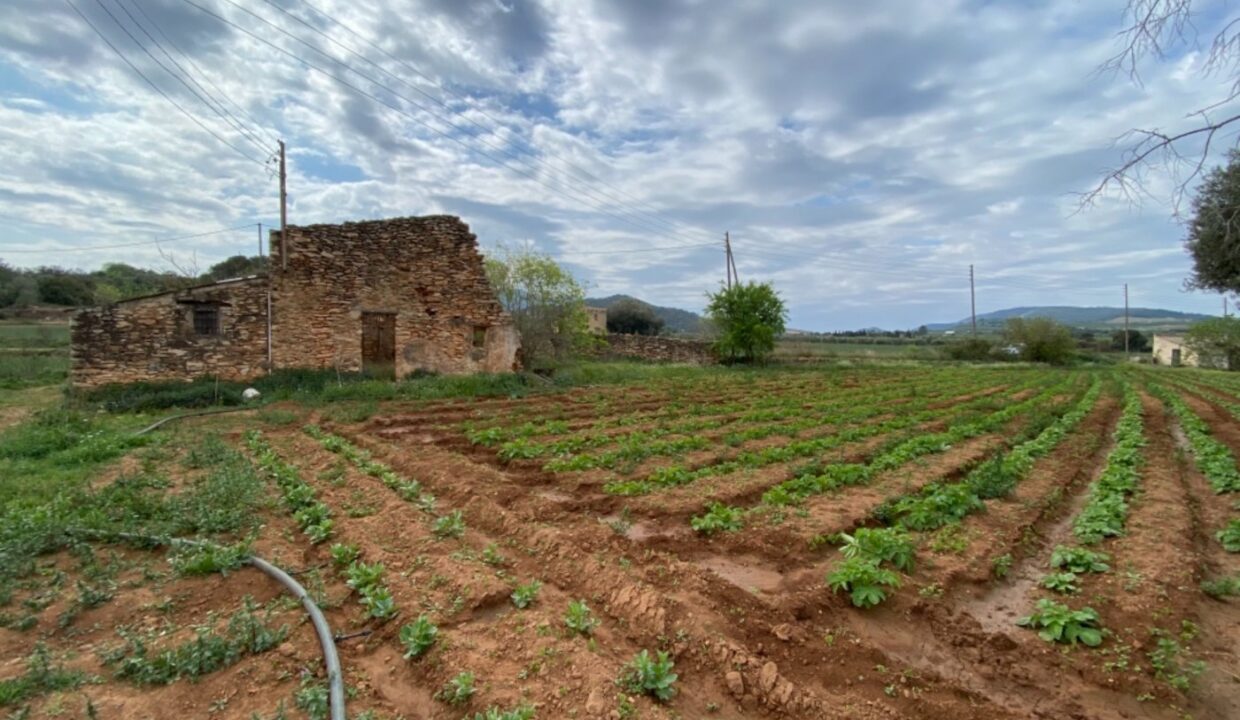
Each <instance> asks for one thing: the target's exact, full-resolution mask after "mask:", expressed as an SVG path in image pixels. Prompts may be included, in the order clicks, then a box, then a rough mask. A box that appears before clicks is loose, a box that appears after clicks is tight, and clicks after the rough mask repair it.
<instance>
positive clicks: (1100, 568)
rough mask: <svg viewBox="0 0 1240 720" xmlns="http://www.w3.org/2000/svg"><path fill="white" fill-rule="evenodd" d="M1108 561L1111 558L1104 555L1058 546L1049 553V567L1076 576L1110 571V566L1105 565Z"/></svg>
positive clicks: (1083, 549) (1077, 548)
mask: <svg viewBox="0 0 1240 720" xmlns="http://www.w3.org/2000/svg"><path fill="white" fill-rule="evenodd" d="M1110 559H1111V556H1110V555H1107V554H1106V553H1101V552H1094V551H1093V550H1086V549H1085V548H1079V547H1067V546H1065V545H1060V546H1058V547H1056V548H1055V550H1054V551H1053V552H1052V553H1051V567H1052V568H1055V569H1063V570H1065V571H1067V572H1073V573H1076V574H1078V575H1081V574H1084V573H1102V572H1106V571H1107V570H1110V569H1111V566H1110V565H1108V564H1107V562H1109V561H1110Z"/></svg>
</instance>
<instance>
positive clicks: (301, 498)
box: [246, 430, 396, 620]
mask: <svg viewBox="0 0 1240 720" xmlns="http://www.w3.org/2000/svg"><path fill="white" fill-rule="evenodd" d="M246 445H247V446H248V447H249V448H250V452H252V453H254V455H255V457H256V458H257V459H258V465H259V468H260V469H261V470H262V471H263V472H264V473H266V474H267V475H268V476H269V477H271V478H272V479H273V480H274V481H275V483H276V485H277V486H279V487H280V489H281V490H282V491H283V492H284V503H285V506H286V507H287V508H288V509H289V510H290V512H292V513H293V517H294V519H296V520H297V521H298V523H299V524H301V523H302V518H301V515H302V513H304V511H305V508H308V507H316V508H319V510H318V511H317V512H316V516H322V517H324V518H327V517H329V516H330V512H331V511H330V510H329V509H328V508H327V505H326V504H324V503H323V502H322V501H320V500H317V499H315V491H314V488H313V486H311V485H310V484H309V483H307V482H306V481H304V480H302V479H301V472H300V471H299V470H298V469H297V467H296V466H295V465H292V464H290V463H287V462H285V461H284V460H283V459H282V458H281V457H280V455H279V453H277V452H276V451H275V448H273V447H271V445H270V444H269V443H268V442H267V441H266V440H265V439H263V436H262V433H260V432H259V431H257V430H251V431H250V432H248V433H246ZM307 503H309V504H307ZM326 522H328V523H330V522H331V521H330V520H329V519H328V520H326ZM330 530H331V527H330V525H329V526H328V528H327V534H323V535H312V534H311V530H307V529H305V526H304V525H303V531H304V532H306V535H307V537H309V538H310V540H311V542H313V543H315V544H317V543H320V542H322V541H323V540H326V539H327V537H328V535H330ZM350 547H351V546H345V545H342V544H340V543H336V544H334V545H332V548H331V554H332V558H333V559H334V560H335V561H336V563H337V565H338V566H340V569H341V570H342V572H343V573H344V577H345V581H346V584H347V585H348V586H349V587H350V588H353V590H355V591H356V592H357V593H358V595H359V597H360V599H361V603H362V606H363V607H364V608H365V609H366V611H367V613H368V614H369V615H370V616H371V617H374V618H377V619H380V620H386V619H388V618H390V617H393V616H394V615H395V614H396V603H395V601H394V600H393V599H392V593H391V592H390V591H389V590H388V589H387V587H386V586H385V585H383V583H382V579H383V565H382V564H379V563H376V564H374V565H367V564H366V563H364V562H362V561H361V558H360V552H359V551H358V550H357V549H356V548H355V547H352V548H351V549H350Z"/></svg>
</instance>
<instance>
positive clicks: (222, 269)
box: [202, 255, 267, 280]
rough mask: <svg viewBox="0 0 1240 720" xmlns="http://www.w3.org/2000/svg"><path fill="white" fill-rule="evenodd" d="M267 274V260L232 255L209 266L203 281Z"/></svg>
mask: <svg viewBox="0 0 1240 720" xmlns="http://www.w3.org/2000/svg"><path fill="white" fill-rule="evenodd" d="M265 272H267V258H265V257H259V256H245V255H233V256H232V257H230V258H228V259H227V260H221V261H220V262H217V263H216V264H214V265H212V266H211V269H210V270H208V271H207V272H206V273H205V274H203V276H202V279H203V280H230V279H232V278H239V277H247V276H250V275H260V274H262V273H265Z"/></svg>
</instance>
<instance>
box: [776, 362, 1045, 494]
mask: <svg viewBox="0 0 1240 720" xmlns="http://www.w3.org/2000/svg"><path fill="white" fill-rule="evenodd" d="M1061 389H1062V385H1061V384H1056V385H1054V386H1051V387H1050V388H1047V389H1046V390H1043V391H1042V392H1040V393H1038V394H1037V395H1034V396H1033V397H1030V398H1028V399H1026V400H1023V401H1021V402H1018V403H1014V404H1012V405H1008V406H1007V407H1005V408H1003V409H1002V410H999V411H997V412H993V413H990V414H988V415H984V416H982V417H980V418H976V419H971V420H968V421H966V422H963V423H960V424H957V425H953V426H951V427H949V428H948V429H947V430H945V431H943V432H937V433H929V434H926V435H918V436H916V437H912V438H909V439H907V440H905V441H903V442H900V443H899V444H897V445H895V446H894V447H892V448H890V449H888V450H886V451H885V452H882V453H880V454H879V455H877V456H875V457H874V458H872V459H871V460H870V462H868V463H866V464H854V463H841V464H836V465H828V466H826V467H825V468H822V469H821V470H818V471H814V470H811V471H809V472H806V473H803V474H801V475H799V476H798V477H795V478H793V479H791V480H788V481H785V482H783V483H780V484H779V485H776V486H775V487H773V488H771V489H770V490H768V491H767V492H766V493H765V494H764V495H763V496H762V501H763V502H764V503H766V504H769V505H792V504H796V503H799V502H801V501H803V500H805V499H806V498H808V497H810V496H812V495H818V494H822V493H825V492H829V491H831V490H835V489H837V488H840V487H844V486H848V485H865V484H868V483H869V482H870V480H871V479H872V478H873V477H874V476H875V475H878V474H879V473H882V472H886V471H889V470H894V469H895V468H898V467H900V466H902V465H905V464H907V463H909V462H911V461H913V460H915V459H917V458H919V457H922V456H925V455H929V454H931V453H938V452H942V451H944V450H946V449H947V448H948V447H950V446H951V445H952V444H954V443H958V442H960V441H962V440H967V439H969V438H974V437H977V436H979V435H983V434H985V433H988V432H991V431H992V430H995V429H997V428H999V427H1002V426H1003V425H1006V424H1007V423H1008V422H1009V421H1011V420H1012V419H1013V418H1016V417H1017V416H1019V415H1022V414H1024V413H1027V412H1029V411H1030V410H1033V409H1035V408H1037V407H1039V406H1041V405H1043V404H1044V403H1046V402H1047V401H1048V400H1049V399H1050V398H1052V397H1053V396H1054V395H1056V394H1058V393H1059V392H1060V391H1061Z"/></svg>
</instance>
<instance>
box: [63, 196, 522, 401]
mask: <svg viewBox="0 0 1240 720" xmlns="http://www.w3.org/2000/svg"><path fill="white" fill-rule="evenodd" d="M286 235H287V237H281V235H280V233H279V232H273V233H272V236H271V238H272V239H271V260H270V265H269V270H268V272H267V274H266V275H260V276H254V277H248V278H239V279H236V280H227V281H222V282H216V283H211V284H209V285H201V286H197V287H190V288H185V289H182V290H175V291H171V292H166V293H160V294H158V295H151V296H147V297H142V298H133V299H130V300H124V301H122V302H118V303H113V304H111V305H103V306H99V307H93V308H87V309H84V310H81V311H80V312H78V313H77V316H76V317H75V318H74V322H73V348H72V350H73V371H72V381H73V384H74V385H77V386H80V387H91V386H98V385H104V384H107V383H119V382H134V381H139V380H146V381H158V380H165V381H166V380H191V379H193V378H195V377H199V376H202V375H214V376H216V377H220V378H224V379H229V380H246V379H250V378H253V377H257V376H260V375H264V374H266V373H268V372H270V371H271V370H272V369H274V368H336V369H338V370H344V371H363V372H368V373H372V374H375V375H380V376H383V375H386V376H395V377H397V378H401V377H405V376H406V375H410V374H413V373H415V372H419V371H424V372H436V373H474V372H507V371H510V370H513V369H514V368H516V367H518V364H519V363H518V360H517V352H518V349H519V347H520V338H519V336H518V334H517V331H516V329H515V328H514V327H513V323H512V318H511V317H509V315H508V314H507V313H506V312H504V309H503V308H502V307H501V306H500V303H499V301H498V300H497V299H496V297H495V293H494V291H493V290H492V289H491V285H490V283H489V282H488V281H487V277H486V273H485V272H484V270H483V264H482V256H481V255H480V254H479V252H478V243H477V239H476V238H475V237H474V234H473V233H472V232H470V230H469V226H468V225H466V224H465V223H463V222H461V220H460V219H459V218H456V217H453V216H448V215H435V216H429V217H411V218H395V219H391V220H367V221H364V222H356V223H345V224H343V225H310V226H305V227H298V226H291V225H290V226H289V227H288V231H287V233H286Z"/></svg>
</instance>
